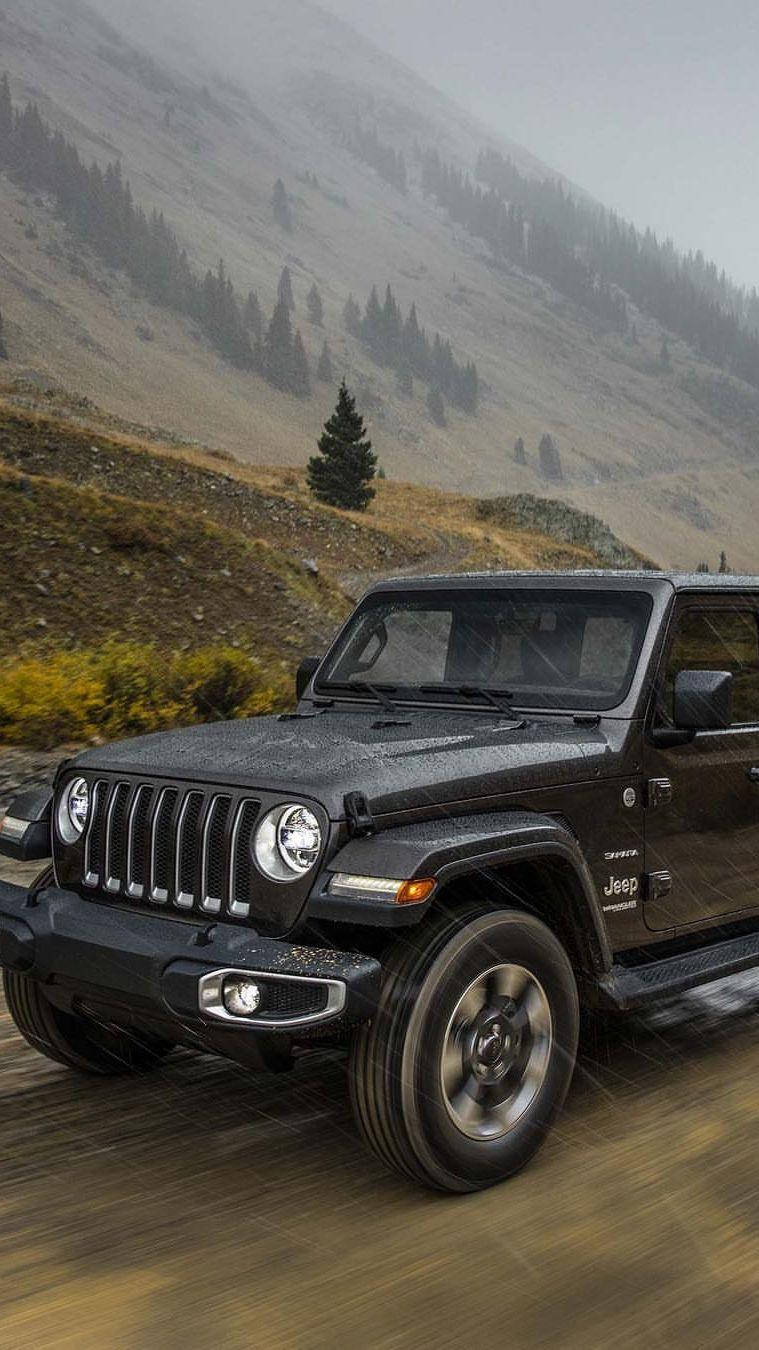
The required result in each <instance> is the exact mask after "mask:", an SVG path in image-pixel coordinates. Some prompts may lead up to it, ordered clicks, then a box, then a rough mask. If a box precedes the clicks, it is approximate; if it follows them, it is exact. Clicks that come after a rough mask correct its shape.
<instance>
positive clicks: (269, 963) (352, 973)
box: [0, 882, 380, 1034]
mask: <svg viewBox="0 0 759 1350" xmlns="http://www.w3.org/2000/svg"><path fill="white" fill-rule="evenodd" d="M0 966H3V967H5V968H6V969H9V970H13V971H17V972H20V973H23V974H26V975H29V976H30V977H31V978H33V979H35V980H39V981H40V982H42V983H47V984H51V985H55V986H59V987H61V988H65V989H67V990H70V991H72V992H73V993H77V992H79V993H81V995H82V996H83V997H86V996H88V995H92V994H93V993H95V994H97V996H98V997H99V998H100V999H101V1000H104V1001H106V1002H110V1003H111V1004H112V1005H113V1006H114V1008H118V1007H124V1008H127V1009H130V1010H133V1011H134V1012H138V1013H140V1012H141V1013H144V1014H151V1013H152V1014H154V1015H156V1016H158V1017H160V1018H161V1019H165V1018H166V1017H167V1016H168V1017H169V1018H172V1019H178V1020H179V1021H181V1023H182V1024H183V1025H186V1024H187V1023H188V1022H190V1023H192V1024H193V1025H194V1026H196V1027H198V1028H199V1029H200V1028H202V1027H204V1026H205V1027H206V1028H208V1029H209V1030H212V1029H214V1028H217V1029H219V1028H220V1020H223V1023H224V1029H225V1030H231V1029H232V1028H236V1029H237V1030H238V1031H239V1033H240V1034H243V1033H244V1032H245V1031H248V1032H251V1031H253V1032H255V1031H263V1032H267V1031H268V1032H279V1033H281V1032H290V1031H292V1032H297V1031H299V1030H300V1029H302V1028H311V1027H313V1026H314V1025H320V1024H324V1023H330V1022H339V1021H342V1022H359V1021H364V1020H366V1018H368V1017H371V1016H372V1014H373V1012H374V1010H375V1008H376V1003H377V998H378V995H379V984H380V966H379V962H377V961H374V960H372V959H371V958H370V957H366V956H363V955H361V954H360V953H352V952H340V951H332V950H329V949H326V948H320V947H304V946H301V945H299V944H292V943H287V942H281V941H278V940H276V939H274V938H266V937H259V936H258V935H257V934H256V933H254V932H252V931H251V930H250V929H241V928H239V927H236V926H233V925H231V924H223V923H217V924H214V925H212V926H209V924H208V923H204V924H195V923H190V922H187V921H184V920H180V919H175V918H173V917H172V916H170V915H168V914H162V913H155V914H154V913H137V912H134V911H131V910H125V909H119V908H116V907H111V906H105V905H100V904H97V903H95V902H93V901H89V900H83V899H81V897H80V896H78V895H76V894H74V893H73V892H71V891H63V890H57V889H50V890H44V891H41V892H39V893H34V892H27V891H26V890H24V888H23V887H21V886H12V885H10V884H8V883H7V882H0ZM218 972H227V973H234V974H237V973H238V972H239V973H241V974H246V975H254V976H256V978H257V982H258V983H259V984H260V987H261V991H262V1001H261V1007H260V1009H259V1010H258V1011H257V1013H256V1015H255V1016H254V1017H249V1018H232V1017H230V1016H229V1015H228V1014H226V1013H225V1011H224V1009H223V1008H220V1007H219V1005H218V1000H217V1001H216V1006H215V1007H213V1008H211V1007H208V1006H204V1005H203V998H202V991H203V989H206V990H207V989H208V988H209V987H212V986H213V985H214V983H215V981H214V979H213V977H214V975H215V974H217V973H218ZM259 976H260V981H259V980H258V977H259ZM201 981H203V984H202V985H201ZM206 1002H207V1003H210V1002H211V1000H209V999H207V998H206Z"/></svg>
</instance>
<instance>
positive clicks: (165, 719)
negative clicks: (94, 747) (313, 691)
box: [0, 641, 292, 749]
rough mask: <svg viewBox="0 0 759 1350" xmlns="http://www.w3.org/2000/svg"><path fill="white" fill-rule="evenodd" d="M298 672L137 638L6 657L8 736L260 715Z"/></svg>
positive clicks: (0, 670)
mask: <svg viewBox="0 0 759 1350" xmlns="http://www.w3.org/2000/svg"><path fill="white" fill-rule="evenodd" d="M291 686H292V673H291V672H289V671H288V670H287V668H286V667H285V666H284V665H281V666H279V665H277V664H276V663H275V664H274V665H273V666H271V667H268V668H267V667H265V666H264V665H263V664H262V663H261V662H260V661H258V660H254V659H252V658H251V657H249V656H246V655H245V653H244V652H242V651H239V650H238V649H237V648H234V647H201V648H198V649H197V650H196V651H193V652H175V653H173V654H171V653H169V654H167V653H166V652H161V651H160V650H158V649H157V648H155V647H152V646H143V645H141V644H140V643H137V642H116V641H112V642H107V643H106V644H105V645H104V646H103V647H101V648H100V649H99V650H97V651H95V650H91V649H88V650H84V651H82V650H79V651H52V652H49V653H47V654H45V655H40V656H27V657H22V658H20V659H8V660H5V661H2V662H0V741H5V742H7V743H16V744H24V745H31V746H34V747H36V748H38V749H45V748H49V747H52V746H55V745H59V744H61V743H62V742H65V741H74V742H83V741H89V740H92V739H94V738H96V737H97V738H98V739H101V740H114V739H116V738H117V737H121V736H134V735H138V734H140V733H142V732H148V731H158V730H163V729H165V728H168V727H175V726H187V725H189V724H191V723H193V722H206V721H215V720H218V719H226V718H235V717H255V716H258V715H259V714H262V713H271V712H277V711H279V710H281V709H283V708H285V707H287V705H288V704H289V703H290V702H291V701H292V692H291Z"/></svg>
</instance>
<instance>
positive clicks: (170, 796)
mask: <svg viewBox="0 0 759 1350" xmlns="http://www.w3.org/2000/svg"><path fill="white" fill-rule="evenodd" d="M178 797H179V791H178V789H177V788H163V790H162V792H161V795H160V797H159V798H158V805H157V806H156V809H155V815H154V816H153V832H152V835H151V845H150V899H151V900H153V901H155V903H156V904H158V905H165V904H166V901H167V900H168V898H169V887H170V885H171V872H172V859H173V856H174V841H173V839H172V832H171V820H172V816H173V814H174V807H175V806H176V804H177V799H178Z"/></svg>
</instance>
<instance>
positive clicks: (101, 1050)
mask: <svg viewBox="0 0 759 1350" xmlns="http://www.w3.org/2000/svg"><path fill="white" fill-rule="evenodd" d="M3 989H4V991H5V1001H6V1003H7V1005H8V1011H9V1013H10V1015H11V1017H12V1018H13V1021H14V1023H15V1025H16V1028H17V1030H18V1031H20V1032H21V1035H22V1036H23V1037H24V1040H25V1041H27V1043H28V1044H29V1045H30V1046H31V1047H32V1049H33V1050H37V1051H39V1053H40V1054H41V1055H45V1056H46V1058H47V1059H52V1060H54V1061H55V1063H56V1064H65V1065H66V1067H67V1068H69V1069H78V1070H79V1072H80V1073H90V1074H97V1075H99V1076H101V1077H115V1076H116V1075H118V1074H126V1073H142V1072H144V1071H145V1070H147V1069H151V1068H154V1067H155V1066H156V1065H157V1064H159V1063H160V1062H161V1061H162V1060H163V1058H164V1056H165V1055H166V1054H167V1053H168V1051H169V1050H170V1049H171V1048H172V1047H171V1046H170V1045H167V1044H166V1043H165V1042H164V1041H161V1040H159V1039H157V1038H153V1037H148V1036H146V1035H143V1034H141V1033H138V1032H130V1031H126V1030H124V1029H123V1028H121V1027H116V1026H113V1025H111V1024H110V1023H100V1022H96V1021H95V1020H94V1018H89V1017H83V1016H81V1015H80V1014H79V1013H70V1012H63V1011H62V1010H61V1009H60V1008H57V1007H55V1005H54V1004H52V1003H51V1002H50V1000H49V999H48V998H47V997H46V995H45V992H44V989H43V987H42V985H40V984H38V983H37V981H36V980H32V979H30V978H29V976H28V975H20V974H18V973H17V972H16V971H12V970H5V971H3Z"/></svg>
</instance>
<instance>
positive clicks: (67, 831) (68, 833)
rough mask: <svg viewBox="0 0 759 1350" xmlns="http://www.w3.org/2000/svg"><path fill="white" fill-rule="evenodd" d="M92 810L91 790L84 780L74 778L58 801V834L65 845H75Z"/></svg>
mask: <svg viewBox="0 0 759 1350" xmlns="http://www.w3.org/2000/svg"><path fill="white" fill-rule="evenodd" d="M89 810H90V790H89V788H88V786H87V784H86V782H85V780H84V779H83V778H74V779H72V781H71V782H70V783H67V785H66V787H65V788H64V789H63V792H62V793H61V795H60V798H59V800H58V833H59V835H60V836H61V839H62V840H63V842H64V843H65V844H75V843H76V841H77V839H78V838H79V837H80V835H81V833H82V831H83V829H84V827H85V825H86V824H87V816H88V814H89Z"/></svg>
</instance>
